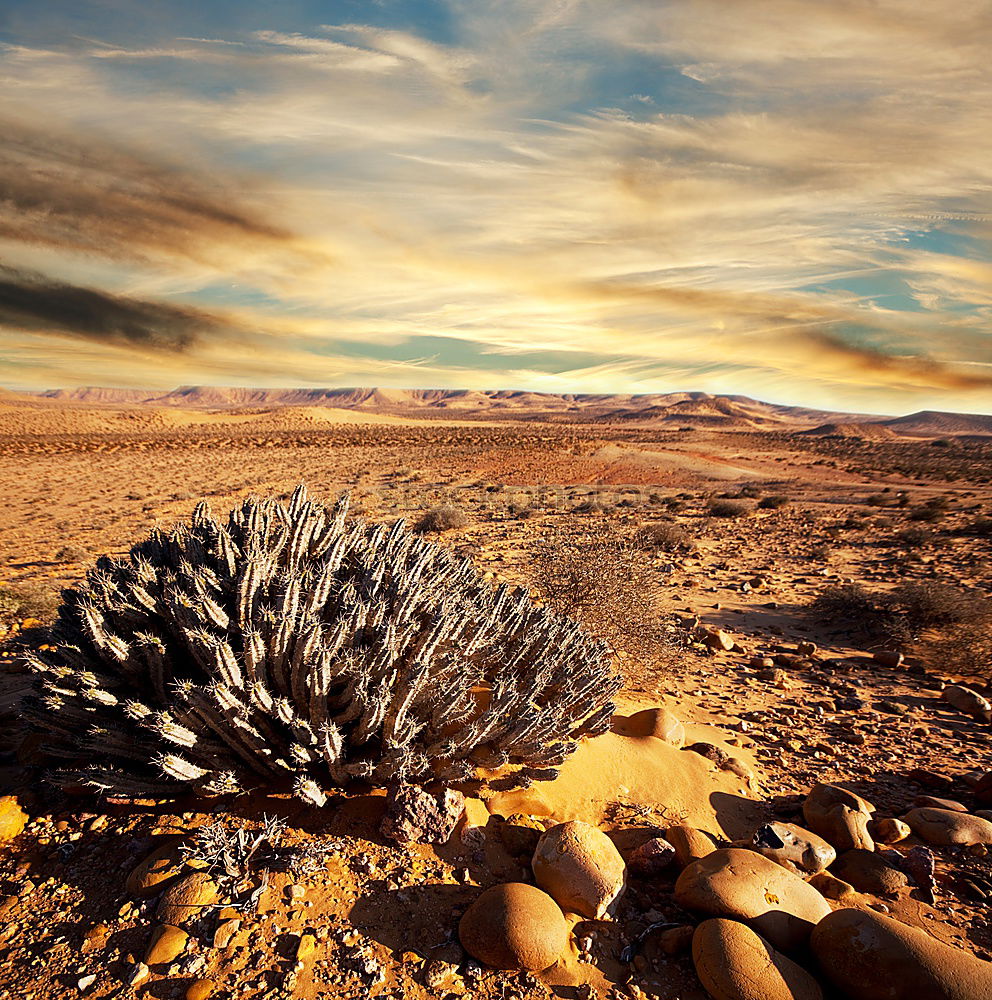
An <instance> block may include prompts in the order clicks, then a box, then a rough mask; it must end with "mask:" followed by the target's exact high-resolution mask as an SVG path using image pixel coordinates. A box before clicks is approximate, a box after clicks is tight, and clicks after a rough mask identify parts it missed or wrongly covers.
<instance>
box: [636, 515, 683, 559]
mask: <svg viewBox="0 0 992 1000" xmlns="http://www.w3.org/2000/svg"><path fill="white" fill-rule="evenodd" d="M635 540H636V542H637V544H638V545H639V546H640V547H641V548H642V549H645V550H646V551H648V552H691V551H692V550H693V549H694V548H695V547H696V543H695V542H694V541H693V540H692V538H691V537H690V536H689V534H688V533H687V532H686V530H685V529H684V528H682V527H680V526H679V525H677V524H671V523H668V522H665V521H662V522H660V523H658V524H648V525H645V526H644V527H643V528H641V529H640V531H638V532H637V535H636V536H635Z"/></svg>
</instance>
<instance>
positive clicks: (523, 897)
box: [458, 882, 568, 972]
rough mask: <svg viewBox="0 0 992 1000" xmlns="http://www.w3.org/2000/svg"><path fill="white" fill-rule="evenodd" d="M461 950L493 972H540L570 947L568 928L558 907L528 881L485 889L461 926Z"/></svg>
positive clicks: (468, 910) (468, 911) (463, 918)
mask: <svg viewBox="0 0 992 1000" xmlns="http://www.w3.org/2000/svg"><path fill="white" fill-rule="evenodd" d="M458 938H459V940H460V941H461V943H462V947H463V948H464V949H465V950H466V951H467V952H468V953H469V954H470V955H471V956H472V957H473V958H475V959H478V960H479V961H480V962H482V963H483V964H484V965H488V966H490V967H491V968H493V969H526V970H528V971H530V972H540V971H541V970H542V969H546V968H548V966H550V965H554V963H555V962H557V961H558V958H559V957H560V956H561V954H562V952H563V951H564V950H565V946H566V945H567V944H568V924H567V923H566V922H565V917H564V915H563V914H562V912H561V909H560V908H559V907H558V904H557V903H556V902H555V901H554V900H553V899H552V898H551V897H550V896H549V895H548V894H547V893H545V892H541V890H540V889H537V888H535V887H534V886H532V885H527V884H526V883H524V882H507V883H505V884H503V885H494V886H493V887H492V888H491V889H486V891H485V892H483V893H482V894H481V895H480V896H479V898H478V899H476V901H475V902H474V903H473V904H472V905H471V906H470V907H469V908H468V909H467V910H466V911H465V914H464V916H462V919H461V921H460V922H459V924H458Z"/></svg>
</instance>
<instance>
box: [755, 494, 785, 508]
mask: <svg viewBox="0 0 992 1000" xmlns="http://www.w3.org/2000/svg"><path fill="white" fill-rule="evenodd" d="M790 503H792V499H791V498H790V497H787V496H786V495H785V494H784V493H773V494H772V495H771V496H767V497H762V498H761V499H760V500H759V501H758V508H759V509H760V510H780V509H781V508H782V507H787V506H788V505H789V504H790Z"/></svg>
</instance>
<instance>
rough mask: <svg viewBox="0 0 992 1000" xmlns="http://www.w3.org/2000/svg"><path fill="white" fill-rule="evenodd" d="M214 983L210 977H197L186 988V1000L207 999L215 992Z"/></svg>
mask: <svg viewBox="0 0 992 1000" xmlns="http://www.w3.org/2000/svg"><path fill="white" fill-rule="evenodd" d="M213 991H214V984H213V983H212V982H211V981H210V980H209V979H197V980H196V981H195V982H192V983H190V985H189V986H188V987H187V989H186V1000H207V998H208V997H209V996H210V995H211V994H212V993H213Z"/></svg>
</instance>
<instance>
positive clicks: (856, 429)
mask: <svg viewBox="0 0 992 1000" xmlns="http://www.w3.org/2000/svg"><path fill="white" fill-rule="evenodd" d="M796 433H797V434H801V435H803V436H809V437H850V438H855V437H856V438H861V439H862V440H863V441H888V440H892V439H894V438H897V437H898V436H899V435H898V434H897V433H896V432H895V431H894V430H892V428H891V427H888V426H887V425H886V423H885V422H878V423H858V422H857V421H851V422H850V423H826V424H820V425H819V426H818V427H810V428H809V429H808V430H805V431H797V432H796Z"/></svg>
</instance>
